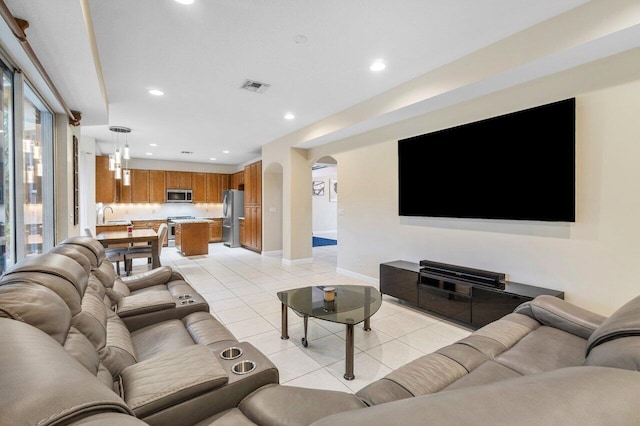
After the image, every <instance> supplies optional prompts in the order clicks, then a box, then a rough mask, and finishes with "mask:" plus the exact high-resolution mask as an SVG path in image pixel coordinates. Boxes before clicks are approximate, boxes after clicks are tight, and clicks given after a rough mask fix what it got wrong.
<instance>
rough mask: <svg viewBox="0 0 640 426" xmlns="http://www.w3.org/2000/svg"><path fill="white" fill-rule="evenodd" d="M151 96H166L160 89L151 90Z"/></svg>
mask: <svg viewBox="0 0 640 426" xmlns="http://www.w3.org/2000/svg"><path fill="white" fill-rule="evenodd" d="M149 94H150V95H153V96H164V92H163V91H162V90H158V89H150V90H149Z"/></svg>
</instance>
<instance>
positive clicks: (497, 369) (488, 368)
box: [443, 361, 521, 391]
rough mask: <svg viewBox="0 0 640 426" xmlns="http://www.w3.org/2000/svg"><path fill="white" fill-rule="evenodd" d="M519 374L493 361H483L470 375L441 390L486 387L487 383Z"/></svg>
mask: <svg viewBox="0 0 640 426" xmlns="http://www.w3.org/2000/svg"><path fill="white" fill-rule="evenodd" d="M520 375H521V374H520V373H517V372H515V371H513V370H512V369H510V368H508V367H505V366H504V365H502V364H498V363H497V362H495V361H485V362H483V363H482V364H481V365H479V366H478V368H476V369H475V370H473V372H472V373H471V374H467V375H466V376H462V377H461V378H460V379H459V380H456V381H455V382H453V383H451V384H450V385H449V386H447V387H446V388H444V389H443V391H449V390H455V389H461V388H467V387H470V386H478V385H486V384H487V383H493V382H499V381H500V380H505V379H510V378H512V377H518V376H520Z"/></svg>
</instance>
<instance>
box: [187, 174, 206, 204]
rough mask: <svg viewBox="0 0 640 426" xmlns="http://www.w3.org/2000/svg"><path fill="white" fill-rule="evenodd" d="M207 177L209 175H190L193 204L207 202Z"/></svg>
mask: <svg viewBox="0 0 640 426" xmlns="http://www.w3.org/2000/svg"><path fill="white" fill-rule="evenodd" d="M207 175H209V173H191V189H192V190H193V202H194V203H206V202H207Z"/></svg>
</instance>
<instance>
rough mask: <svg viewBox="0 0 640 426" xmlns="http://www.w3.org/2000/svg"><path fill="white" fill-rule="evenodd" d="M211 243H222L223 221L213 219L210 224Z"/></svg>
mask: <svg viewBox="0 0 640 426" xmlns="http://www.w3.org/2000/svg"><path fill="white" fill-rule="evenodd" d="M209 242H210V243H220V242H222V219H218V218H216V219H211V222H210V223H209Z"/></svg>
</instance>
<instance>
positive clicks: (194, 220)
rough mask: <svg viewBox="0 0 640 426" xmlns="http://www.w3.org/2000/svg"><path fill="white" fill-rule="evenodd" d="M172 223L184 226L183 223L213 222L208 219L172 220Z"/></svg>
mask: <svg viewBox="0 0 640 426" xmlns="http://www.w3.org/2000/svg"><path fill="white" fill-rule="evenodd" d="M172 222H175V223H179V224H184V223H210V222H213V221H212V220H210V219H174V220H172Z"/></svg>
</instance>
